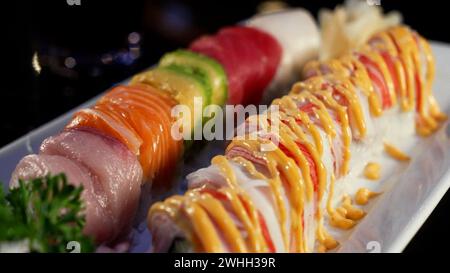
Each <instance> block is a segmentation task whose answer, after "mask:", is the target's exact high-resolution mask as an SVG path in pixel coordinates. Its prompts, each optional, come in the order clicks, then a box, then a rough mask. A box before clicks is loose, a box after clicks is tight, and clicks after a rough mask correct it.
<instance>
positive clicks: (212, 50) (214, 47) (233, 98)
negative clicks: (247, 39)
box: [189, 36, 244, 105]
mask: <svg viewBox="0 0 450 273" xmlns="http://www.w3.org/2000/svg"><path fill="white" fill-rule="evenodd" d="M189 49H190V50H192V51H195V52H198V53H201V54H203V55H206V56H208V57H211V58H213V59H215V60H216V61H218V62H219V63H220V64H222V66H223V68H224V69H225V72H226V74H227V78H228V101H227V102H228V103H229V104H233V105H234V104H242V100H243V96H244V92H243V91H244V90H243V83H242V81H241V79H240V77H239V73H236V72H237V70H238V68H239V67H238V66H239V63H238V61H236V60H235V59H234V55H230V54H229V50H227V49H226V48H224V47H223V45H222V44H221V43H220V42H219V41H218V39H217V37H215V36H203V37H201V38H199V39H197V40H195V41H194V42H193V43H192V44H191V45H190V47H189Z"/></svg>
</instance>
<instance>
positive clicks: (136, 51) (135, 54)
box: [130, 47, 141, 60]
mask: <svg viewBox="0 0 450 273" xmlns="http://www.w3.org/2000/svg"><path fill="white" fill-rule="evenodd" d="M130 55H131V58H133V59H134V60H135V59H137V58H139V57H140V56H141V48H140V47H131V48H130Z"/></svg>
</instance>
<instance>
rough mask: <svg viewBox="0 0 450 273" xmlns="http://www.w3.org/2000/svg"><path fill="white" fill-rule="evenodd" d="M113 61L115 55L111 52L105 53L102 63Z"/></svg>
mask: <svg viewBox="0 0 450 273" xmlns="http://www.w3.org/2000/svg"><path fill="white" fill-rule="evenodd" d="M112 61H113V56H112V55H111V54H104V55H103V56H102V63H104V64H110V63H112Z"/></svg>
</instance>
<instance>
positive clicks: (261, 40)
mask: <svg viewBox="0 0 450 273" xmlns="http://www.w3.org/2000/svg"><path fill="white" fill-rule="evenodd" d="M228 33H236V34H240V35H242V36H244V39H247V40H248V41H249V44H251V46H249V47H250V48H252V47H253V48H254V49H255V50H253V52H258V50H256V49H259V51H260V52H261V53H260V54H261V55H259V56H257V59H256V60H257V62H259V63H264V66H265V70H264V71H265V74H264V76H263V77H262V78H261V79H260V82H259V83H260V86H259V88H261V89H265V88H266V87H267V85H268V84H269V83H270V81H271V80H272V78H273V77H274V76H275V73H276V71H277V68H278V65H279V63H280V61H281V56H282V48H281V45H280V44H279V43H278V41H277V40H276V39H275V38H274V37H273V36H272V35H270V34H269V33H266V32H264V31H261V30H259V29H256V28H252V27H243V26H236V27H228V28H224V29H222V30H221V31H220V32H219V34H222V35H223V34H228Z"/></svg>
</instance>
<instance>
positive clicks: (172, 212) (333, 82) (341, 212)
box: [147, 26, 446, 252]
mask: <svg viewBox="0 0 450 273" xmlns="http://www.w3.org/2000/svg"><path fill="white" fill-rule="evenodd" d="M305 74H306V75H308V79H306V80H305V81H302V82H298V83H296V84H294V86H293V87H292V88H291V91H290V94H289V95H287V96H284V97H282V98H280V99H276V100H275V101H274V102H273V103H272V107H271V108H269V110H268V111H267V112H265V113H262V114H260V115H259V116H252V117H250V118H249V119H248V120H247V124H248V128H249V130H247V131H246V132H245V135H243V136H242V135H241V136H239V135H238V136H236V138H235V139H234V140H233V141H232V142H231V143H230V144H229V146H228V147H227V149H226V152H225V155H219V156H216V157H215V158H213V160H212V161H211V165H210V166H209V167H207V168H204V169H200V170H198V171H196V172H194V173H192V174H190V175H189V176H188V182H189V190H188V192H187V193H186V194H184V195H177V196H173V197H170V198H168V199H166V200H164V201H162V202H158V203H156V204H154V205H153V206H152V207H151V209H150V210H149V213H148V217H147V223H148V227H149V230H150V231H151V232H152V234H153V235H154V236H153V237H152V239H153V246H154V249H153V250H154V251H155V252H166V251H175V252H186V251H188V252H324V251H329V250H332V249H335V248H337V247H338V246H339V241H338V240H337V239H336V238H335V237H334V236H333V234H332V233H331V232H330V230H331V229H341V230H348V229H351V228H352V227H354V226H355V225H356V224H357V223H358V221H359V220H360V219H362V218H363V217H364V216H365V214H366V212H365V211H364V210H363V208H361V207H359V206H355V204H365V203H367V202H368V199H370V198H372V197H374V196H376V193H373V192H370V191H367V190H366V191H364V190H362V191H360V192H359V193H358V194H357V196H356V197H355V198H354V199H353V198H351V197H350V196H349V195H346V192H345V189H346V187H345V185H346V183H349V181H346V178H348V177H349V176H350V175H351V173H353V174H354V173H361V172H363V169H364V167H365V166H366V163H368V162H365V157H364V155H365V154H370V153H372V152H376V151H380V150H384V151H385V152H386V153H387V154H388V155H390V156H392V157H393V158H395V159H397V160H401V161H407V160H409V159H410V158H409V156H408V155H406V154H404V153H402V152H401V151H400V150H399V149H397V148H396V147H395V146H392V145H391V144H389V143H388V142H386V140H387V141H389V140H395V139H398V138H400V139H402V138H403V139H404V138H412V137H414V136H415V135H419V136H427V135H429V134H432V133H433V132H435V131H436V130H437V129H438V128H439V125H440V124H441V122H442V121H443V120H445V119H446V116H445V115H444V114H443V113H442V112H441V111H440V109H439V106H438V105H437V103H436V101H435V99H434V97H433V94H432V91H431V86H432V81H433V77H434V59H433V55H432V52H431V50H430V46H429V44H428V43H427V42H426V40H425V39H424V38H422V37H421V36H420V35H419V34H417V33H416V32H415V31H413V30H411V29H409V28H408V27H405V26H398V27H393V28H390V29H388V30H386V31H383V32H380V33H377V34H375V35H374V36H372V37H371V38H370V39H369V41H368V42H367V43H366V44H365V45H364V46H363V47H361V48H360V49H358V50H356V51H353V52H351V53H350V54H348V55H345V56H342V57H341V58H338V59H332V60H329V61H327V62H317V61H314V62H311V63H309V64H307V65H306V67H305ZM273 106H276V107H273ZM272 112H273V113H272ZM255 120H256V121H258V122H260V123H261V124H262V125H264V126H261V127H255V126H251V122H255ZM277 120H278V122H277ZM272 126H278V128H276V129H277V130H268V129H270V127H272ZM252 128H253V129H252ZM255 128H256V129H255ZM260 128H266V129H260ZM399 128H400V129H399ZM274 132H275V133H274ZM367 166H369V167H368V168H366V169H364V171H365V172H366V173H368V175H367V176H369V177H376V175H377V166H371V165H367ZM338 183H339V184H340V185H341V186H340V189H341V191H340V192H337V191H336V189H337V185H338ZM343 196H344V198H343V199H341V197H343ZM336 200H339V201H338V202H336ZM163 230H171V231H174V232H173V233H168V232H164V231H163Z"/></svg>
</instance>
